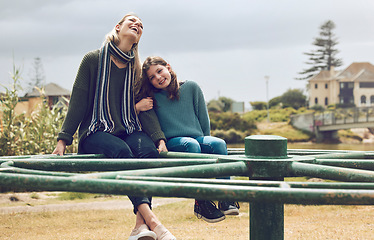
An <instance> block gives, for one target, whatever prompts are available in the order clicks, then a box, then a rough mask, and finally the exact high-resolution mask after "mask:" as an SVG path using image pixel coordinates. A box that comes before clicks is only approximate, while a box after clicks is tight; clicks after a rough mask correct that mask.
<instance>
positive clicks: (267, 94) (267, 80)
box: [265, 76, 270, 122]
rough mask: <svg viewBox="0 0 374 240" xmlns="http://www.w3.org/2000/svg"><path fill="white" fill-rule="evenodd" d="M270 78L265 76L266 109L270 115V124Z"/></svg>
mask: <svg viewBox="0 0 374 240" xmlns="http://www.w3.org/2000/svg"><path fill="white" fill-rule="evenodd" d="M269 78H270V77H269V76H265V81H266V109H267V113H268V122H270V117H269Z"/></svg>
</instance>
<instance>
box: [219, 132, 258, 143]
mask: <svg viewBox="0 0 374 240" xmlns="http://www.w3.org/2000/svg"><path fill="white" fill-rule="evenodd" d="M249 135H251V134H248V135H247V134H246V133H244V132H241V131H237V130H235V129H230V130H227V131H225V130H214V131H212V136H215V137H218V138H222V139H223V140H225V142H226V143H227V144H232V143H243V142H244V138H245V137H247V136H249Z"/></svg>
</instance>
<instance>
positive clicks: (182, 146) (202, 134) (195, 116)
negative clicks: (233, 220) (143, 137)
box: [136, 57, 239, 222]
mask: <svg viewBox="0 0 374 240" xmlns="http://www.w3.org/2000/svg"><path fill="white" fill-rule="evenodd" d="M137 89H138V91H139V94H138V95H139V96H141V97H142V98H143V99H142V100H141V101H139V102H138V103H137V105H136V107H137V109H138V110H143V111H144V110H148V109H151V108H153V101H155V106H156V107H155V108H154V110H155V112H156V114H157V117H158V120H159V122H160V125H161V129H162V131H163V132H164V134H165V137H166V139H167V142H166V150H170V151H175V152H192V153H212V154H223V155H227V147H226V143H225V141H224V140H222V139H220V138H216V137H212V136H210V121H209V115H208V111H207V107H206V104H205V100H204V96H203V93H202V91H201V89H200V87H199V86H198V85H197V84H196V83H195V82H193V81H185V82H178V80H177V76H176V74H175V72H174V71H173V70H172V68H171V66H170V65H169V64H168V63H167V62H166V61H165V60H164V59H162V58H161V57H148V58H147V59H146V60H145V61H144V63H143V67H142V80H141V83H140V85H139V86H138V87H137ZM148 112H149V111H148ZM142 114H143V113H141V114H140V117H141V119H144V117H143V116H142ZM144 130H145V132H147V133H148V132H150V131H151V129H150V130H148V129H146V128H145V129H144ZM225 179H229V177H228V178H225ZM238 208H239V205H238V204H237V203H233V202H219V209H220V210H221V211H220V210H219V209H217V208H216V206H215V204H214V203H213V202H212V201H205V200H195V206H194V214H195V215H196V216H197V217H199V218H200V217H201V218H202V219H204V220H205V221H207V222H219V221H222V220H224V219H225V214H226V215H227V214H231V215H237V214H239V210H238Z"/></svg>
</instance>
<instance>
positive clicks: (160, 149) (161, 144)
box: [157, 140, 168, 152]
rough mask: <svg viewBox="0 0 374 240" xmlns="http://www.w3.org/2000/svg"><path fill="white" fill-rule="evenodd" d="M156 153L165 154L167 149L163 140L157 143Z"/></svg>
mask: <svg viewBox="0 0 374 240" xmlns="http://www.w3.org/2000/svg"><path fill="white" fill-rule="evenodd" d="M157 150H158V152H167V151H168V149H167V147H166V143H165V140H160V141H159V142H158V147H157Z"/></svg>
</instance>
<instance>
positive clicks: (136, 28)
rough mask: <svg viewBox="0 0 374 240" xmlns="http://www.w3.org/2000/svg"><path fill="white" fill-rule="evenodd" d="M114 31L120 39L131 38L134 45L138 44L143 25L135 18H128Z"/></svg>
mask: <svg viewBox="0 0 374 240" xmlns="http://www.w3.org/2000/svg"><path fill="white" fill-rule="evenodd" d="M116 30H117V32H118V36H119V38H120V39H122V38H131V39H132V41H133V42H134V43H138V42H139V40H140V37H141V36H142V34H143V23H142V21H140V19H139V18H137V17H135V16H128V17H126V18H125V20H124V21H123V22H122V24H117V25H116Z"/></svg>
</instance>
